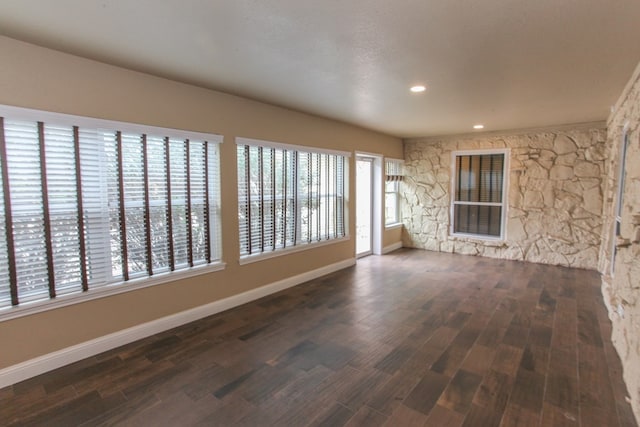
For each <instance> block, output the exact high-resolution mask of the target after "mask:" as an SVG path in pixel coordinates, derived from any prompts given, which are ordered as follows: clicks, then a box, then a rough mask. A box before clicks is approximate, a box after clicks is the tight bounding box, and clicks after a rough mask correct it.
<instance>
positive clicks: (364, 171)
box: [356, 156, 373, 257]
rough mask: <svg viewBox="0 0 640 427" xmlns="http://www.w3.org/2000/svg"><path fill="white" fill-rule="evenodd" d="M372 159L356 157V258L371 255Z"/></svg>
mask: <svg viewBox="0 0 640 427" xmlns="http://www.w3.org/2000/svg"><path fill="white" fill-rule="evenodd" d="M372 184H373V159H372V158H370V157H360V156H358V157H356V256H357V257H362V256H366V255H370V254H371V253H372V234H373V233H372V223H373V197H372V193H373V192H372Z"/></svg>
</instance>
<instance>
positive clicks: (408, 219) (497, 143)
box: [402, 123, 608, 270]
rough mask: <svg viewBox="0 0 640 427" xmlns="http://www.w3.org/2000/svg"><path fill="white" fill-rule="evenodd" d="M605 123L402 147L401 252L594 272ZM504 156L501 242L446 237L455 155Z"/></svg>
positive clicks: (416, 142)
mask: <svg viewBox="0 0 640 427" xmlns="http://www.w3.org/2000/svg"><path fill="white" fill-rule="evenodd" d="M606 147H607V146H606V130H605V125H604V123H595V124H592V125H582V126H574V127H569V128H566V127H564V128H555V129H545V130H539V131H531V132H525V133H521V134H518V133H513V134H503V135H498V134H496V135H487V134H477V135H468V136H460V137H442V138H421V139H410V140H406V141H405V145H404V150H405V175H406V176H405V181H404V184H403V186H402V187H403V189H402V193H403V223H404V226H405V232H404V235H403V244H404V246H407V247H415V248H424V249H429V250H434V251H442V252H455V253H460V254H468V255H481V256H488V257H493V258H504V259H513V260H525V261H531V262H538V263H545V264H554V265H563V266H569V267H578V268H587V269H594V270H595V269H597V267H598V255H599V250H600V245H601V233H602V217H601V215H602V206H603V200H602V195H603V190H604V185H603V184H604V177H605V160H606V159H607V154H608V153H607V148H606ZM488 148H509V149H510V165H509V166H510V170H509V174H508V180H509V181H508V185H509V187H508V210H507V224H506V239H505V240H504V241H501V242H491V241H483V240H477V239H470V238H461V237H454V236H450V233H449V228H450V203H451V198H450V190H451V168H452V157H451V156H452V155H451V152H452V151H454V150H473V149H488Z"/></svg>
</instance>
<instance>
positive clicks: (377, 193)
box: [353, 151, 384, 258]
mask: <svg viewBox="0 0 640 427" xmlns="http://www.w3.org/2000/svg"><path fill="white" fill-rule="evenodd" d="M354 157H355V159H354V161H355V162H357V161H358V159H359V158H366V159H370V160H371V252H370V253H368V252H365V253H363V254H357V253H356V258H360V257H363V256H366V255H370V254H373V255H381V254H382V232H383V220H382V191H383V188H384V187H383V179H384V176H383V173H382V171H383V169H382V165H383V156H382V155H380V154H376V153H367V152H362V151H357V152H356V153H355V156H354ZM354 166H355V165H354ZM354 170H356V168H355V167H354ZM356 173H357V172H356ZM356 173H354V178H355V180H356V182H355V184H356V185H355V186H354V187H355V189H356V193H357V191H358V186H357V176H355V175H356ZM356 200H357V194H356ZM354 210H356V222H355V224H356V227H357V225H358V218H357V208H356V209H354ZM355 238H356V239H357V238H358V237H357V235H356V236H355ZM353 250H354V252H355V250H356V249H355V245H354V249H353Z"/></svg>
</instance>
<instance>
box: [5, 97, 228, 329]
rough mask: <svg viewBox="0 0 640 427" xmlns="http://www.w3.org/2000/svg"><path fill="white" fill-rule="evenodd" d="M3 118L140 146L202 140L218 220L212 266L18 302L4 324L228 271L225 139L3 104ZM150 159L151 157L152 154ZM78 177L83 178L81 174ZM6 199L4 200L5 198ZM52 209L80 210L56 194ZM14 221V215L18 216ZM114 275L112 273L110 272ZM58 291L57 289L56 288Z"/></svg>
mask: <svg viewBox="0 0 640 427" xmlns="http://www.w3.org/2000/svg"><path fill="white" fill-rule="evenodd" d="M0 117H3V118H5V121H8V122H14V121H15V122H30V123H43V125H42V126H46V127H49V128H51V129H56V128H71V129H74V132H85V133H86V132H90V133H93V132H96V134H100V133H101V132H106V131H108V132H113V133H120V134H123V135H124V134H125V133H126V134H135V135H140V138H141V144H145V143H144V142H142V140H145V141H146V138H145V137H143V135H149V136H150V137H151V136H155V137H159V136H162V137H166V138H174V139H179V140H183V141H186V140H187V139H189V140H193V141H201V142H199V144H202V146H203V150H207V149H208V150H209V154H210V156H209V161H211V159H213V160H214V161H215V164H209V163H206V161H205V160H203V161H204V162H205V163H204V165H207V164H209V166H210V167H209V172H208V174H209V177H210V179H209V185H211V184H213V187H212V188H211V193H210V194H209V197H208V199H209V208H208V209H209V221H213V222H212V223H211V224H210V240H209V243H208V245H209V248H210V249H209V250H210V251H211V253H212V255H214V254H215V257H212V259H211V262H209V263H206V262H205V263H198V264H194V265H193V266H192V267H187V268H176V269H175V270H173V271H171V269H168V270H167V271H163V269H160V270H156V269H155V268H151V269H150V270H149V271H152V272H153V273H152V274H151V275H148V274H138V273H135V274H134V273H132V274H131V277H130V278H129V280H126V279H124V278H121V277H115V278H114V276H111V275H107V276H109V277H110V278H111V279H112V280H101V279H94V280H93V281H92V282H93V283H89V285H88V287H86V285H83V286H82V287H78V289H77V290H74V291H70V292H65V293H63V294H60V295H57V294H56V297H55V298H51V297H49V298H37V299H35V300H33V301H29V300H28V299H23V301H22V302H19V303H18V305H8V306H5V307H2V308H0V321H5V320H9V319H13V318H16V317H21V316H25V315H31V314H34V313H38V312H42V311H47V310H50V309H56V308H60V307H64V306H67V305H73V304H77V303H82V302H85V301H90V300H93V299H97V298H104V297H107V296H111V295H116V294H120V293H124V292H131V291H134V290H137V289H141V288H146V287H150V286H155V285H158V284H162V283H168V282H174V281H176V280H181V279H184V278H188V277H194V276H199V275H202V274H207V273H210V272H213V271H219V270H222V269H224V268H225V263H224V262H223V254H222V235H221V233H220V231H221V223H220V221H221V216H220V213H221V208H220V200H221V197H220V196H221V195H220V151H221V150H220V144H222V142H223V137H222V136H221V135H217V134H209V133H201V132H193V131H185V130H178V129H170V128H162V127H157V126H147V125H143V124H135V123H129V122H118V121H112V120H104V119H97V118H90V117H84V116H76V115H70V114H62V113H55V112H49V111H42V110H35V109H28V108H21V107H14V106H8V105H0ZM38 126H40V125H38ZM76 138H79V137H78V136H76ZM76 141H77V140H76ZM76 143H77V142H76ZM61 144H65V142H61ZM185 144H186V142H185ZM205 145H208V148H204V147H205ZM62 146H64V145H62ZM145 146H146V145H141V147H145ZM48 147H49V146H47V149H48ZM76 147H78V146H76ZM212 147H214V148H215V152H213V151H211V149H212ZM76 149H78V148H76ZM141 149H142V148H141ZM42 150H44V148H42ZM81 150H86V148H83V149H81ZM81 152H82V153H86V151H81ZM81 152H78V154H77V156H78V158H77V160H76V162H80V160H79V159H80V157H81V156H82V155H83V154H81ZM206 152H207V151H204V153H206ZM47 156H48V154H47ZM146 157H147V158H150V157H149V155H148V154H147V156H146ZM79 165H80V163H76V168H77V167H79ZM41 168H42V169H43V170H44V167H43V166H41ZM46 170H47V181H48V180H49V179H52V178H50V176H49V174H48V170H49V169H48V165H47V169H46ZM76 170H78V169H76ZM81 170H82V171H83V172H82V175H83V177H84V176H85V175H84V174H85V173H89V172H86V171H85V170H84V169H81ZM41 173H42V172H41ZM3 174H4V175H5V176H10V175H9V174H10V172H6V174H5V171H4V170H3ZM141 174H142V175H143V176H147V173H146V172H144V171H143V172H142V173H141ZM78 175H80V170H78ZM74 176H76V172H75V170H74ZM92 176H93V175H92ZM205 176H207V175H205ZM96 178H97V176H96ZM75 179H79V178H75ZM144 179H146V178H144ZM165 179H166V178H165ZM78 182H79V181H78ZM96 182H99V185H101V186H103V185H106V181H105V180H102V179H98V180H97V181H96ZM82 184H83V185H82V189H83V191H82V192H81V193H78V192H76V193H74V197H75V198H76V199H79V197H78V196H79V195H82V196H83V197H82V201H83V202H84V201H85V196H86V193H85V191H86V189H85V182H84V178H83V181H82ZM3 185H4V186H5V188H9V185H10V182H9V183H6V184H5V183H4V177H3ZM78 185H79V184H78ZM202 185H204V184H202ZM101 188H102V187H101ZM50 190H51V187H50ZM43 191H44V190H43ZM3 193H4V191H3ZM211 196H213V197H211ZM3 197H5V196H4V195H3ZM9 197H10V196H9ZM76 203H80V202H76ZM127 203H128V204H127V205H125V206H126V207H128V206H129V204H130V202H127ZM136 203H137V202H136ZM139 203H144V202H143V201H140V202H139ZM152 204H153V202H151V203H150V204H149V206H151V205H152ZM67 205H69V206H67ZM74 205H75V203H74ZM3 206H4V204H3ZM101 206H102V208H101V209H98V210H97V211H99V212H101V213H102V215H103V216H104V215H107V217H108V214H106V213H105V211H104V208H105V207H106V209H109V204H108V203H107V205H101ZM12 208H13V206H12ZM3 209H4V207H3ZM34 209H35V211H37V210H38V209H39V208H37V207H35V205H34ZM96 209H97V208H96V207H94V206H86V205H85V206H84V207H83V211H84V212H90V211H96ZM47 210H50V211H51V212H52V213H55V214H56V215H59V214H60V213H61V212H62V211H67V210H70V212H71V211H75V212H76V213H77V212H78V206H71V203H70V202H69V203H66V202H63V203H61V202H56V201H55V200H52V199H51V191H49V199H48V202H47ZM97 211H96V212H97ZM150 212H151V210H150ZM11 216H13V214H12V215H11ZM78 221H80V220H78ZM12 224H13V223H12ZM4 225H5V224H4V222H3V226H4ZM86 227H88V225H87V224H86V223H85V228H84V232H83V233H82V234H83V235H84V237H83V238H80V237H78V238H79V239H81V240H83V241H84V242H85V243H86V244H87V245H88V244H89V235H88V233H89V231H88V228H86ZM4 228H5V227H3V229H4ZM147 228H148V226H145V230H146V229H147ZM148 230H149V233H151V229H150V228H149V229H148ZM105 233H108V231H106V230H101V234H102V235H105ZM145 235H146V233H145ZM0 238H1V239H3V240H4V239H6V235H4V232H3V235H2V236H0ZM52 256H54V257H55V256H56V255H55V254H54V255H52ZM149 256H151V255H149ZM102 262H104V264H105V265H111V263H112V262H113V260H112V259H108V260H107V259H105V260H102ZM86 265H87V268H89V265H90V264H89V260H87V261H86ZM94 268H95V267H94ZM105 268H106V267H105ZM154 270H155V271H154ZM100 271H102V270H100ZM111 274H113V273H112V272H111ZM107 276H104V277H105V278H106V277H107ZM138 276H140V277H138ZM95 277H96V278H99V277H103V276H102V275H101V274H98V275H96V276H95ZM96 280H97V281H96ZM56 289H58V288H57V287H56ZM60 289H63V288H60Z"/></svg>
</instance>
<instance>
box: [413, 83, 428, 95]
mask: <svg viewBox="0 0 640 427" xmlns="http://www.w3.org/2000/svg"><path fill="white" fill-rule="evenodd" d="M425 90H427V88H426V87H425V86H423V85H416V86H412V87H411V92H415V93H418V92H424V91H425Z"/></svg>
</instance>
